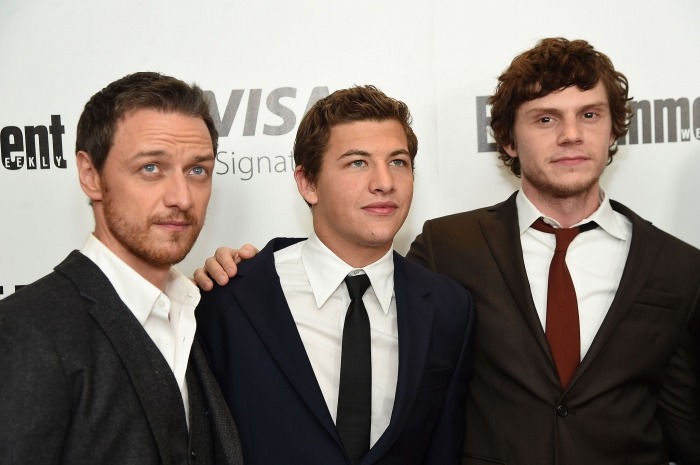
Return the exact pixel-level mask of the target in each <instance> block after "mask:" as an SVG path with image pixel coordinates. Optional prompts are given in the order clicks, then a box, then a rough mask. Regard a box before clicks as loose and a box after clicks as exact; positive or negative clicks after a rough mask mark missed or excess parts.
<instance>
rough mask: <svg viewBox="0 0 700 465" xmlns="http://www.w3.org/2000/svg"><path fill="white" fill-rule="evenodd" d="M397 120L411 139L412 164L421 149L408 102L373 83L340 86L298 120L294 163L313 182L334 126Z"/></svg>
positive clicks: (407, 137) (409, 150) (409, 146)
mask: <svg viewBox="0 0 700 465" xmlns="http://www.w3.org/2000/svg"><path fill="white" fill-rule="evenodd" d="M368 120H369V121H378V122H381V121H386V120H397V121H398V122H399V123H401V126H402V127H403V130H404V132H405V134H406V139H407V141H408V152H409V155H410V157H411V164H413V160H414V158H415V157H416V153H417V152H418V139H417V138H416V135H415V134H414V132H413V129H411V122H412V118H411V112H410V111H409V110H408V106H407V105H406V104H405V103H403V102H401V101H399V100H396V99H393V98H391V97H388V96H387V95H386V94H384V93H383V92H382V91H380V90H379V89H377V88H376V87H374V86H370V85H367V86H354V87H351V88H349V89H341V90H337V91H335V92H333V93H332V94H330V95H329V96H327V97H325V98H322V99H321V100H319V101H317V102H316V103H315V104H314V105H313V106H312V107H311V109H309V111H308V112H307V113H306V115H304V118H303V119H302V120H301V123H299V129H298V130H297V135H296V139H295V140H294V163H295V164H296V165H297V166H301V167H302V169H303V170H304V175H305V177H306V179H308V180H309V181H310V182H311V183H312V184H315V183H316V181H317V180H318V175H319V173H320V171H321V164H322V161H323V155H324V153H325V152H326V150H327V149H328V140H329V139H330V137H331V128H333V126H336V125H338V124H343V123H352V122H356V121H368Z"/></svg>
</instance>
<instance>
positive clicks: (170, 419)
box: [0, 251, 242, 465]
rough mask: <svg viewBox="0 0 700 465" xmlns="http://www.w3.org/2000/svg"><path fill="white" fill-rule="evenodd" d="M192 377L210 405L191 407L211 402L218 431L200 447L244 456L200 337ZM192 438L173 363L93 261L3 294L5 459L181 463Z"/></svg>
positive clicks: (41, 463) (73, 261) (223, 455)
mask: <svg viewBox="0 0 700 465" xmlns="http://www.w3.org/2000/svg"><path fill="white" fill-rule="evenodd" d="M187 378H188V385H189V386H192V384H190V383H191V382H196V381H197V380H199V386H200V387H201V392H202V397H203V398H204V399H205V404H206V405H204V406H198V408H196V409H193V408H192V407H191V411H192V410H197V411H202V410H205V412H206V413H205V416H206V417H207V418H208V422H209V426H210V428H211V430H212V431H213V441H210V442H209V444H207V446H208V448H213V450H206V449H208V448H205V450H201V449H200V450H196V451H194V452H195V453H196V454H197V456H198V457H202V458H204V457H208V458H210V459H211V460H213V461H214V462H215V463H217V464H240V463H242V461H241V458H240V444H239V442H238V438H237V431H236V429H235V426H234V424H233V421H232V419H231V417H230V415H229V414H228V412H227V410H226V405H225V403H224V400H223V398H222V397H221V392H220V391H219V390H218V387H217V385H216V382H215V381H214V379H213V377H212V375H211V373H210V372H209V370H208V367H207V363H206V359H205V358H204V355H203V353H202V351H201V347H199V346H198V344H195V345H194V346H193V348H192V353H191V356H190V364H189V367H188V372H187ZM192 405H193V404H192V403H191V406H192ZM201 421H202V418H193V417H191V424H193V423H196V422H201ZM198 424H201V423H198ZM205 428H206V427H205ZM212 442H213V444H212ZM190 446H191V444H190V438H189V434H188V430H187V424H186V422H185V410H184V408H183V406H182V397H181V395H180V391H179V388H178V386H177V382H176V381H175V377H174V376H173V374H172V371H171V370H170V367H169V366H168V364H167V362H166V361H165V359H164V358H163V356H162V355H161V353H160V352H159V350H158V348H157V347H156V345H155V344H154V343H153V341H152V340H151V339H150V338H149V337H148V335H147V334H146V332H145V330H144V329H143V327H142V326H141V325H140V324H139V322H138V320H136V318H135V317H134V316H133V314H132V313H131V311H130V310H129V309H128V308H126V306H125V305H124V304H123V303H122V301H121V300H120V299H119V297H118V296H117V294H116V292H115V290H114V288H113V287H112V285H111V284H110V282H109V281H108V280H107V278H106V277H105V276H104V274H103V273H102V272H101V271H100V269H99V268H98V267H97V266H96V265H95V264H94V263H93V262H92V261H90V260H89V259H88V258H86V257H85V256H84V255H82V254H80V253H79V252H77V251H76V252H73V253H71V254H70V255H69V256H68V258H66V260H64V261H63V263H61V264H60V265H58V266H57V267H56V269H55V272H53V273H51V274H49V275H48V276H45V277H44V278H42V279H40V280H39V281H37V282H36V283H34V284H32V285H29V286H27V287H25V288H23V289H21V290H19V291H18V292H16V293H15V294H13V295H11V296H9V297H7V298H6V299H4V300H3V301H0V463H2V464H3V465H10V464H23V465H24V464H37V465H48V464H81V465H82V464H100V465H105V464H114V465H125V464H175V463H177V464H182V463H188V461H190V460H191V459H192V458H193V456H192V451H191V450H190Z"/></svg>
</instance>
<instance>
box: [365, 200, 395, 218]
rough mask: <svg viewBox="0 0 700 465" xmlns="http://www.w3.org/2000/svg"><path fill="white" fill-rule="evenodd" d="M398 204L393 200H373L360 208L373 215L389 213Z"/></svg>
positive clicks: (393, 210)
mask: <svg viewBox="0 0 700 465" xmlns="http://www.w3.org/2000/svg"><path fill="white" fill-rule="evenodd" d="M398 208H399V206H398V205H397V204H396V203H395V202H374V203H371V204H369V205H365V206H364V207H362V209H363V210H364V211H366V212H368V213H372V214H375V215H391V214H392V213H394V212H395V211H396V210H397V209H398Z"/></svg>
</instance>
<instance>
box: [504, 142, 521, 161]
mask: <svg viewBox="0 0 700 465" xmlns="http://www.w3.org/2000/svg"><path fill="white" fill-rule="evenodd" d="M503 150H505V151H506V153H507V154H508V155H509V156H510V157H512V158H517V156H518V150H517V149H516V148H515V141H513V142H511V143H510V144H508V145H504V146H503Z"/></svg>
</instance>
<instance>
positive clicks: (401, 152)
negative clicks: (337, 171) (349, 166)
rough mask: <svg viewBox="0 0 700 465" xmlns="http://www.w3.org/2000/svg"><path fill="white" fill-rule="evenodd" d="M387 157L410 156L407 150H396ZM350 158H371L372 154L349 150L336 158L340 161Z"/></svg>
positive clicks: (364, 151)
mask: <svg viewBox="0 0 700 465" xmlns="http://www.w3.org/2000/svg"><path fill="white" fill-rule="evenodd" d="M389 155H390V156H394V155H408V156H410V155H411V154H410V153H409V152H408V149H396V150H394V151H392V152H391V153H390V154H389ZM352 156H361V157H371V156H372V154H371V153H369V152H368V151H366V150H360V149H350V150H348V151H347V152H345V153H343V154H341V155H340V156H339V157H338V160H342V159H343V158H347V157H352Z"/></svg>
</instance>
